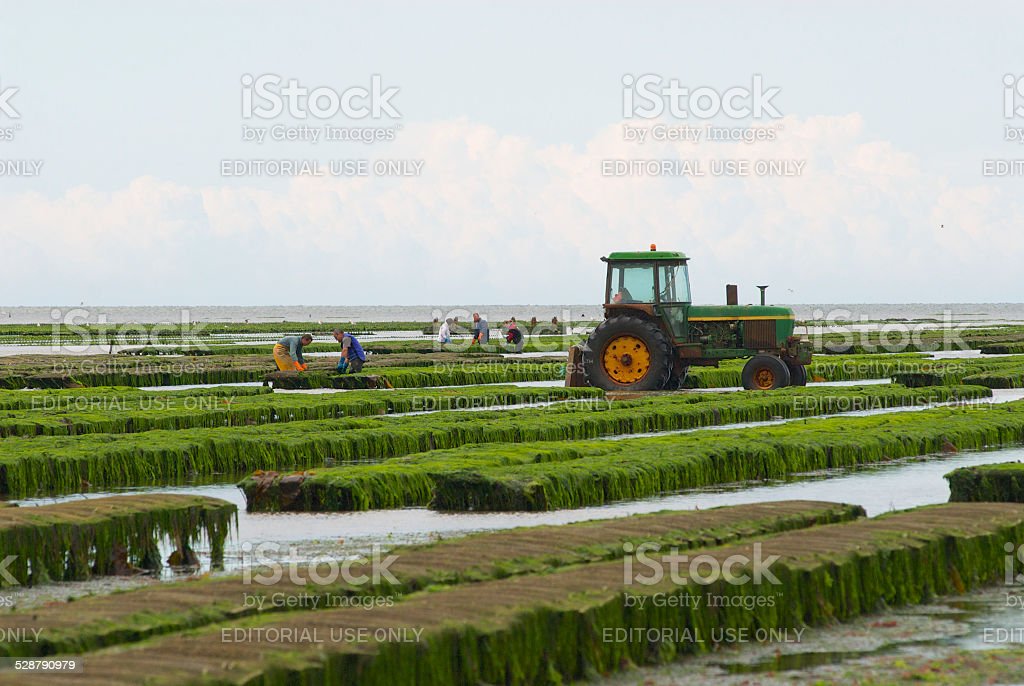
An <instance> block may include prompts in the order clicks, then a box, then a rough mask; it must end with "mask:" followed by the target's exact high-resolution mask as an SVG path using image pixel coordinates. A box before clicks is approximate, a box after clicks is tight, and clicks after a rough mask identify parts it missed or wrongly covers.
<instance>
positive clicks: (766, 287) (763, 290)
mask: <svg viewBox="0 0 1024 686" xmlns="http://www.w3.org/2000/svg"><path fill="white" fill-rule="evenodd" d="M758 288H760V289H761V306H762V307H764V292H765V291H766V290H768V286H758Z"/></svg>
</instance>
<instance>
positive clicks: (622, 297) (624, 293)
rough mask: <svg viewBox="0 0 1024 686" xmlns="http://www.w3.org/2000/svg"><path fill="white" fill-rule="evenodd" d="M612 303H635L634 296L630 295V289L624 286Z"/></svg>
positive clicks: (613, 297) (614, 296)
mask: <svg viewBox="0 0 1024 686" xmlns="http://www.w3.org/2000/svg"><path fill="white" fill-rule="evenodd" d="M612 302H613V303H615V304H616V305H618V304H621V303H635V302H636V300H633V296H632V295H631V294H630V292H629V289H628V288H626V287H625V286H623V287H622V288H621V289H619V292H618V293H616V294H615V295H613V296H612Z"/></svg>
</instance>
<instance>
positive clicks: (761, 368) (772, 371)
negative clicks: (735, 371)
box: [743, 355, 790, 391]
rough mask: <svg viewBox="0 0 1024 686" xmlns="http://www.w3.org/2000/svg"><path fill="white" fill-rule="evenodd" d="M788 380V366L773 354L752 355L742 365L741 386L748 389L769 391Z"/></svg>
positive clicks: (786, 384)
mask: <svg viewBox="0 0 1024 686" xmlns="http://www.w3.org/2000/svg"><path fill="white" fill-rule="evenodd" d="M789 382H790V374H789V367H787V366H786V363H785V362H783V361H782V360H781V359H779V358H778V357H776V356H775V355H754V356H753V357H752V358H750V359H749V360H747V363H746V364H745V365H744V366H743V387H744V388H745V389H747V390H748V391H771V390H775V389H776V388H782V387H783V386H788V385H789Z"/></svg>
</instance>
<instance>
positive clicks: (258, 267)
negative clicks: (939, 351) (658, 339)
mask: <svg viewBox="0 0 1024 686" xmlns="http://www.w3.org/2000/svg"><path fill="white" fill-rule="evenodd" d="M2 7H3V18H2V20H0V204H2V208H3V209H2V214H0V217H2V219H0V246H2V248H0V251H2V252H0V264H2V269H0V305H4V306H17V305H40V306H41V305H64V304H77V303H79V302H84V303H89V304H107V305H143V304H154V305H155V304H163V305H184V304H210V305H232V304H239V305H259V304H267V305H272V304H273V305H297V304H320V305H322V304H353V305H355V304H359V305H374V304H380V305H385V304H393V305H398V304H408V305H431V304H444V303H458V302H475V303H486V302H491V303H524V304H526V303H544V304H557V303H578V302H599V301H600V300H601V298H602V295H603V294H602V288H603V284H604V265H603V264H602V263H601V262H600V258H601V257H602V256H603V255H607V254H608V253H609V252H612V251H616V250H636V249H645V248H646V247H647V246H648V245H649V244H651V243H656V244H657V245H658V246H659V248H662V249H672V250H681V251H684V252H686V253H687V254H688V255H689V256H690V258H691V262H690V272H691V282H692V287H693V292H694V300H695V301H696V302H702V303H710V302H721V301H722V300H723V298H724V284H726V283H736V284H739V285H740V293H741V300H744V301H752V300H754V299H755V298H756V289H755V288H754V286H755V284H770V286H771V288H770V289H769V293H770V294H772V296H773V297H771V298H770V299H772V300H773V301H777V302H789V303H821V302H838V303H843V302H856V303H864V302H1016V301H1021V300H1024V297H1022V296H1024V294H1022V293H1021V287H1020V286H1019V280H1018V278H1017V275H1018V272H1019V267H1018V264H1019V262H1020V260H1021V258H1022V256H1024V232H1022V231H1021V227H1022V226H1024V207H1022V206H1021V202H1020V201H1019V200H1018V198H1019V197H1020V190H1021V187H1022V185H1024V172H1022V171H1020V170H1017V173H1016V174H1005V175H1000V173H999V172H1000V168H999V166H998V165H999V163H1000V162H1003V161H1010V162H1011V163H1012V161H1014V160H1017V159H1024V147H1022V146H1021V143H1020V140H1024V85H1022V87H1021V90H1020V92H1019V93H1018V92H1016V91H1014V88H1015V86H1016V84H1017V79H1018V78H1020V77H1021V76H1024V57H1022V56H1021V52H1020V40H1019V36H1018V35H1017V34H1018V29H1019V26H1020V25H1021V23H1022V20H1024V6H1020V5H1019V4H1013V3H1008V2H1007V3H974V4H971V5H964V4H952V3H941V2H928V3H924V2H900V3H891V2H886V3H882V2H860V3H855V4H851V3H840V2H831V3H829V2H822V3H809V2H796V1H793V2H756V3H745V2H729V3H712V2H689V3H679V2H672V3H657V2H630V3H627V2H614V3H613V2H559V3H551V2H543V3H542V2H529V1H519V2H486V3H481V2H444V1H442V2H436V3H395V2H374V3H358V4H350V3H341V2H331V3H327V2H325V3H318V2H301V3H290V4H282V3H270V2H240V1H237V2H236V1H229V2H219V3H199V2H195V3H189V2H178V3H162V4H160V5H157V4H156V3H128V2H124V3H112V2H106V3H104V2H98V3H71V2H68V3H58V2H36V3H27V2H5V3H3V6H2ZM641 78H643V79H645V80H644V83H645V84H648V85H646V86H644V89H643V90H640V89H639V86H636V84H637V83H639V80H640V79H641ZM1004 79H1005V80H1006V81H1009V83H1010V84H1011V85H1010V86H1009V87H1008V86H1007V85H1006V81H1004ZM289 82H292V84H293V86H294V88H295V89H305V92H306V93H309V92H315V93H318V94H319V96H318V97H317V98H316V99H315V101H313V102H310V101H309V99H308V98H306V97H301V96H298V95H296V96H295V97H294V98H288V97H285V96H284V95H282V89H284V88H286V87H288V84H289ZM257 83H262V84H263V85H264V87H265V88H266V90H262V91H259V89H258V88H257V87H256V85H255V84H257ZM374 84H376V86H375V85H374ZM374 88H376V90H377V91H378V95H377V97H373V95H372V94H371V95H370V97H366V96H367V94H368V93H370V92H371V91H373V90H374ZM682 90H685V91H686V94H685V95H679V93H680V92H681V91H682ZM295 92H296V93H298V92H299V91H298V90H296V91H295ZM696 93H702V94H703V95H702V97H701V98H697V99H695V98H693V97H691V95H692V94H696ZM730 94H731V96H732V99H730V100H729V102H730V103H731V104H732V105H733V106H732V107H725V106H718V105H719V103H721V101H723V100H724V99H727V98H726V96H727V95H730ZM716 98H717V99H718V101H719V103H716V102H715V100H716ZM630 99H631V100H632V105H630V104H629V103H628V101H629V100H630ZM278 103H280V105H281V109H282V111H281V112H280V113H278V112H276V111H274V106H275V104H278ZM342 103H345V106H342ZM672 103H675V104H676V107H675V108H674V109H673V108H672V107H670V105H671V104H672ZM756 105H760V107H757V106H756ZM1018 106H1020V107H1021V111H1020V112H1016V111H1015V108H1016V107H1018ZM659 108H660V109H661V110H663V111H662V112H661V114H660V115H657V116H655V115H656V112H655V110H656V109H659ZM1007 108H1009V109H1007ZM317 131H318V132H319V134H317V135H319V136H320V138H318V139H316V140H303V139H299V140H271V137H273V136H275V135H285V134H287V135H291V136H296V137H308V136H310V135H312V133H313V132H317ZM658 132H660V133H658ZM672 132H674V134H675V135H677V136H698V135H699V136H701V138H700V139H699V140H696V141H694V140H685V139H684V140H653V137H654V136H655V135H662V134H664V135H666V136H667V135H668V134H669V133H672ZM328 133H331V135H333V136H335V137H341V138H352V137H358V136H364V135H369V136H377V137H379V139H377V140H373V141H371V142H364V141H361V140H325V139H324V138H325V137H326V136H327V135H328ZM755 134H756V135H757V136H759V137H760V139H759V140H754V141H750V142H748V141H746V140H744V139H743V137H744V136H753V135H755ZM261 135H262V136H264V139H263V140H262V142H259V141H257V140H252V138H253V137H255V136H261ZM638 135H644V136H646V139H645V140H644V141H643V142H639V141H638V140H636V136H638ZM708 136H719V137H724V138H727V139H728V140H724V141H723V140H708V139H707V137H708ZM247 137H248V138H249V139H248V140H247ZM736 137H738V138H739V140H734V139H732V138H736ZM281 161H285V162H286V165H285V167H284V169H286V170H288V167H287V165H288V164H290V165H293V167H294V169H291V170H290V171H288V173H279V172H280V170H281V169H282V167H281V166H280V164H278V163H280V162H281ZM260 163H263V164H265V165H266V164H269V165H270V168H271V169H272V170H273V171H274V173H267V171H266V170H265V169H263V170H260V169H258V165H259V164H260ZM648 163H653V167H654V171H653V172H652V169H651V166H652V165H650V164H648ZM274 165H277V166H274ZM1021 166H1024V163H1021ZM1006 168H1010V169H1014V167H1007V165H1005V164H1004V165H1003V168H1002V169H1003V171H1005V169H1006ZM300 171H301V172H304V173H298V172H300Z"/></svg>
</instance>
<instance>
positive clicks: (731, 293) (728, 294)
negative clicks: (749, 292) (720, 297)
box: [725, 283, 740, 305]
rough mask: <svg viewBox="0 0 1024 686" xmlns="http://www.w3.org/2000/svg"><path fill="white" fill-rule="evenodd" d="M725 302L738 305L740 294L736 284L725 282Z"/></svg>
mask: <svg viewBox="0 0 1024 686" xmlns="http://www.w3.org/2000/svg"><path fill="white" fill-rule="evenodd" d="M725 304H726V305H739V304H740V296H739V294H738V292H737V290H736V284H734V283H727V284H725Z"/></svg>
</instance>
